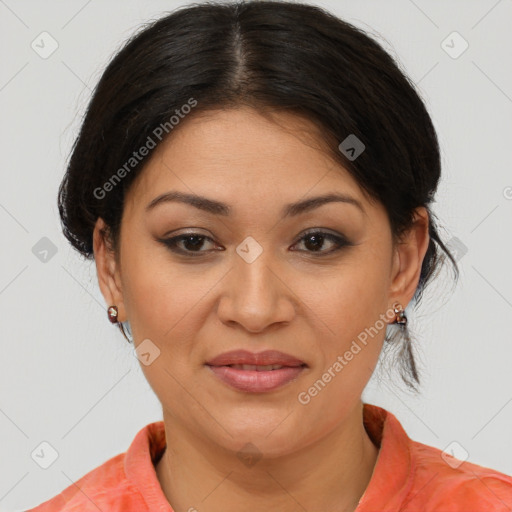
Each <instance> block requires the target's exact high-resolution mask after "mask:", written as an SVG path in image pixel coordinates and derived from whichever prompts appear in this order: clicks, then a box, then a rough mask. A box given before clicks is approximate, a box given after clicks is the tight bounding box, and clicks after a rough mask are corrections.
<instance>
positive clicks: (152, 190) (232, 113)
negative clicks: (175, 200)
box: [131, 107, 361, 197]
mask: <svg viewBox="0 0 512 512" xmlns="http://www.w3.org/2000/svg"><path fill="white" fill-rule="evenodd" d="M148 158H149V159H148V161H147V162H146V164H145V167H144V169H143V170H142V172H141V174H140V175H139V176H138V177H137V180H136V181H135V183H134V184H133V186H132V187H131V189H133V192H132V195H133V194H136V195H137V196H138V197H140V196H142V195H143V196H145V197H146V196H151V195H155V194H157V193H159V192H161V191H162V189H163V188H176V186H179V188H181V189H184V190H186V189H187V188H189V189H190V191H194V192H196V193H198V188H200V189H202V190H203V191H205V190H208V191H211V192H215V191H216V192H217V193H218V194H222V193H223V191H226V189H227V188H229V190H230V191H231V192H232V193H234V194H237V193H238V194H243V193H245V192H247V191H248V190H250V191H251V194H258V193H261V194H268V193H272V194H276V193H278V192H285V191H289V193H290V194H292V195H295V196H297V195H301V196H302V195H305V194H307V192H308V190H310V189H312V188H313V187H315V186H320V185H322V186H323V187H324V188H325V187H335V186H337V187H340V186H341V187H342V189H343V191H345V192H347V193H349V192H350V193H352V194H353V195H357V196H358V197H361V190H360V187H359V185H358V184H357V182H356V181H355V180H354V179H353V178H352V177H351V176H350V174H349V173H348V172H347V171H346V170H345V169H344V168H343V167H342V166H341V165H340V164H339V163H337V162H334V161H333V160H332V159H331V157H330V156H329V155H328V153H327V143H326V140H325V138H324V135H323V134H322V133H321V132H320V130H319V128H318V127H317V126H316V125H314V124H313V123H311V122H310V121H307V120H305V119H303V118H301V117H299V116H297V115H294V114H291V113H284V112H279V113H273V114H272V118H271V119H269V118H267V117H265V116H263V115H260V113H258V112H257V111H255V110H253V109H251V108H248V107H243V108H237V109H229V110H215V111H208V112H205V113H200V114H199V115H197V114H195V115H193V116H189V118H188V119H187V118H185V119H184V120H182V121H181V123H180V125H178V126H177V127H176V128H175V129H174V130H173V132H172V133H171V136H170V137H168V138H167V139H166V140H164V141H163V142H162V143H161V144H160V145H159V146H158V147H157V148H156V149H155V150H153V153H152V154H151V155H150V157H148Z"/></svg>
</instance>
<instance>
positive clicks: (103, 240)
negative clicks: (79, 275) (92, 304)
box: [93, 217, 127, 322]
mask: <svg viewBox="0 0 512 512" xmlns="http://www.w3.org/2000/svg"><path fill="white" fill-rule="evenodd" d="M107 233H108V228H107V226H106V224H105V222H104V220H103V219H102V218H101V217H98V220H97V221H96V224H95V226H94V232H93V250H94V260H95V262H96V271H97V274H98V283H99V286H100V290H101V293H102V295H103V297H104V298H105V301H106V303H107V306H117V309H118V317H117V318H118V321H119V322H125V321H126V320H127V318H126V311H125V307H124V301H123V291H122V285H121V273H120V268H119V265H118V263H117V261H116V258H115V254H114V251H113V250H112V248H111V247H110V244H109V243H108V242H109V241H108V239H107Z"/></svg>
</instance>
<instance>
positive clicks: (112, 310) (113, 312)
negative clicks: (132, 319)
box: [107, 306, 119, 324]
mask: <svg viewBox="0 0 512 512" xmlns="http://www.w3.org/2000/svg"><path fill="white" fill-rule="evenodd" d="M107 313H108V319H109V320H110V321H111V322H112V323H113V324H115V323H117V315H118V313H119V311H118V310H117V306H110V307H109V308H108V311H107Z"/></svg>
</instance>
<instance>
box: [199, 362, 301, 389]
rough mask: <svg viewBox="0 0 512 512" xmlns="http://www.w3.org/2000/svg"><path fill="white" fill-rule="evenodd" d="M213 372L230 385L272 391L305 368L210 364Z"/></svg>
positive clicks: (294, 377) (295, 376)
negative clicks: (276, 368) (264, 368)
mask: <svg viewBox="0 0 512 512" xmlns="http://www.w3.org/2000/svg"><path fill="white" fill-rule="evenodd" d="M207 366H208V368H210V369H211V370H212V372H213V373H214V374H215V375H217V377H219V378H220V379H221V380H222V381H224V382H225V383H226V384H229V385H230V386H232V387H234V388H236V389H238V390H240V391H247V392H250V393H264V392H266V391H272V390H274V389H277V388H279V387H281V386H284V385H285V384H286V383H288V382H290V381H291V380H293V379H296V378H297V377H298V376H299V374H300V373H301V372H302V370H304V366H294V367H292V366H285V367H283V368H280V369H279V370H268V371H261V372H259V371H257V370H238V369H236V368H232V367H230V366H210V365H207Z"/></svg>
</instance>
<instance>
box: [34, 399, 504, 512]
mask: <svg viewBox="0 0 512 512" xmlns="http://www.w3.org/2000/svg"><path fill="white" fill-rule="evenodd" d="M363 421H364V426H365V428H366V431H367V432H368V435H369V436H370V438H371V439H372V441H373V442H374V443H375V445H376V446H377V447H378V448H379V455H378V458H377V463H376V465H375V468H374V471H373V474H372V478H371V480H370V483H369V484H368V487H367V488H366V491H365V493H364V495H363V496H362V498H361V499H360V500H359V505H358V507H357V509H356V511H355V512H397V511H400V512H419V511H421V512H433V511H435V512H455V511H465V512H469V511H471V512H491V511H492V512H511V511H512V477H511V476H508V475H506V474H504V473H500V472H498V471H495V470H493V469H490V468H486V467H483V466H479V465H477V464H472V463H470V462H467V461H466V462H462V461H460V460H458V459H455V458H454V457H453V456H448V455H446V454H445V453H443V452H442V451H441V450H439V449H438V448H434V447H433V446H428V445H425V444H422V443H419V442H416V441H413V440H412V439H410V438H409V437H408V436H407V434H406V433H405V431H404V429H403V427H402V426H401V424H400V423H399V421H398V420H397V419H396V417H395V416H394V415H393V414H391V413H390V412H389V411H386V410H385V409H382V408H381V407H378V406H376V405H371V404H366V403H365V404H364V407H363ZM164 448H165V430H164V423H163V421H157V422H155V423H150V424H148V425H146V426H145V427H144V428H142V429H141V430H140V431H139V432H138V433H137V435H136V436H135V438H134V440H133V441H132V443H131V445H130V447H129V448H128V450H127V451H126V452H125V453H121V454H119V455H116V456H114V457H112V458H111V459H109V460H107V461H106V462H104V463H103V464H102V465H101V466H98V467H97V468H95V469H93V470H91V471H90V472H89V473H87V474H86V475H84V476H83V477H82V478H80V480H78V481H77V482H76V483H75V484H71V485H70V486H69V487H67V488H66V489H64V491H62V492H61V493H60V494H59V495H58V496H55V497H54V498H52V499H50V500H48V501H45V502H44V503H41V504H40V505H39V506H37V507H35V508H32V509H30V510H28V511H27V512H98V510H102V511H104V512H121V511H122V512H145V511H147V512H173V509H172V508H171V506H170V505H169V503H168V501H167V499H166V498H165V495H164V493H163V491H162V488H161V487H160V483H159V481H158V478H157V476H156V471H155V464H156V462H157V461H158V460H159V456H160V455H161V454H162V452H163V450H164Z"/></svg>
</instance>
